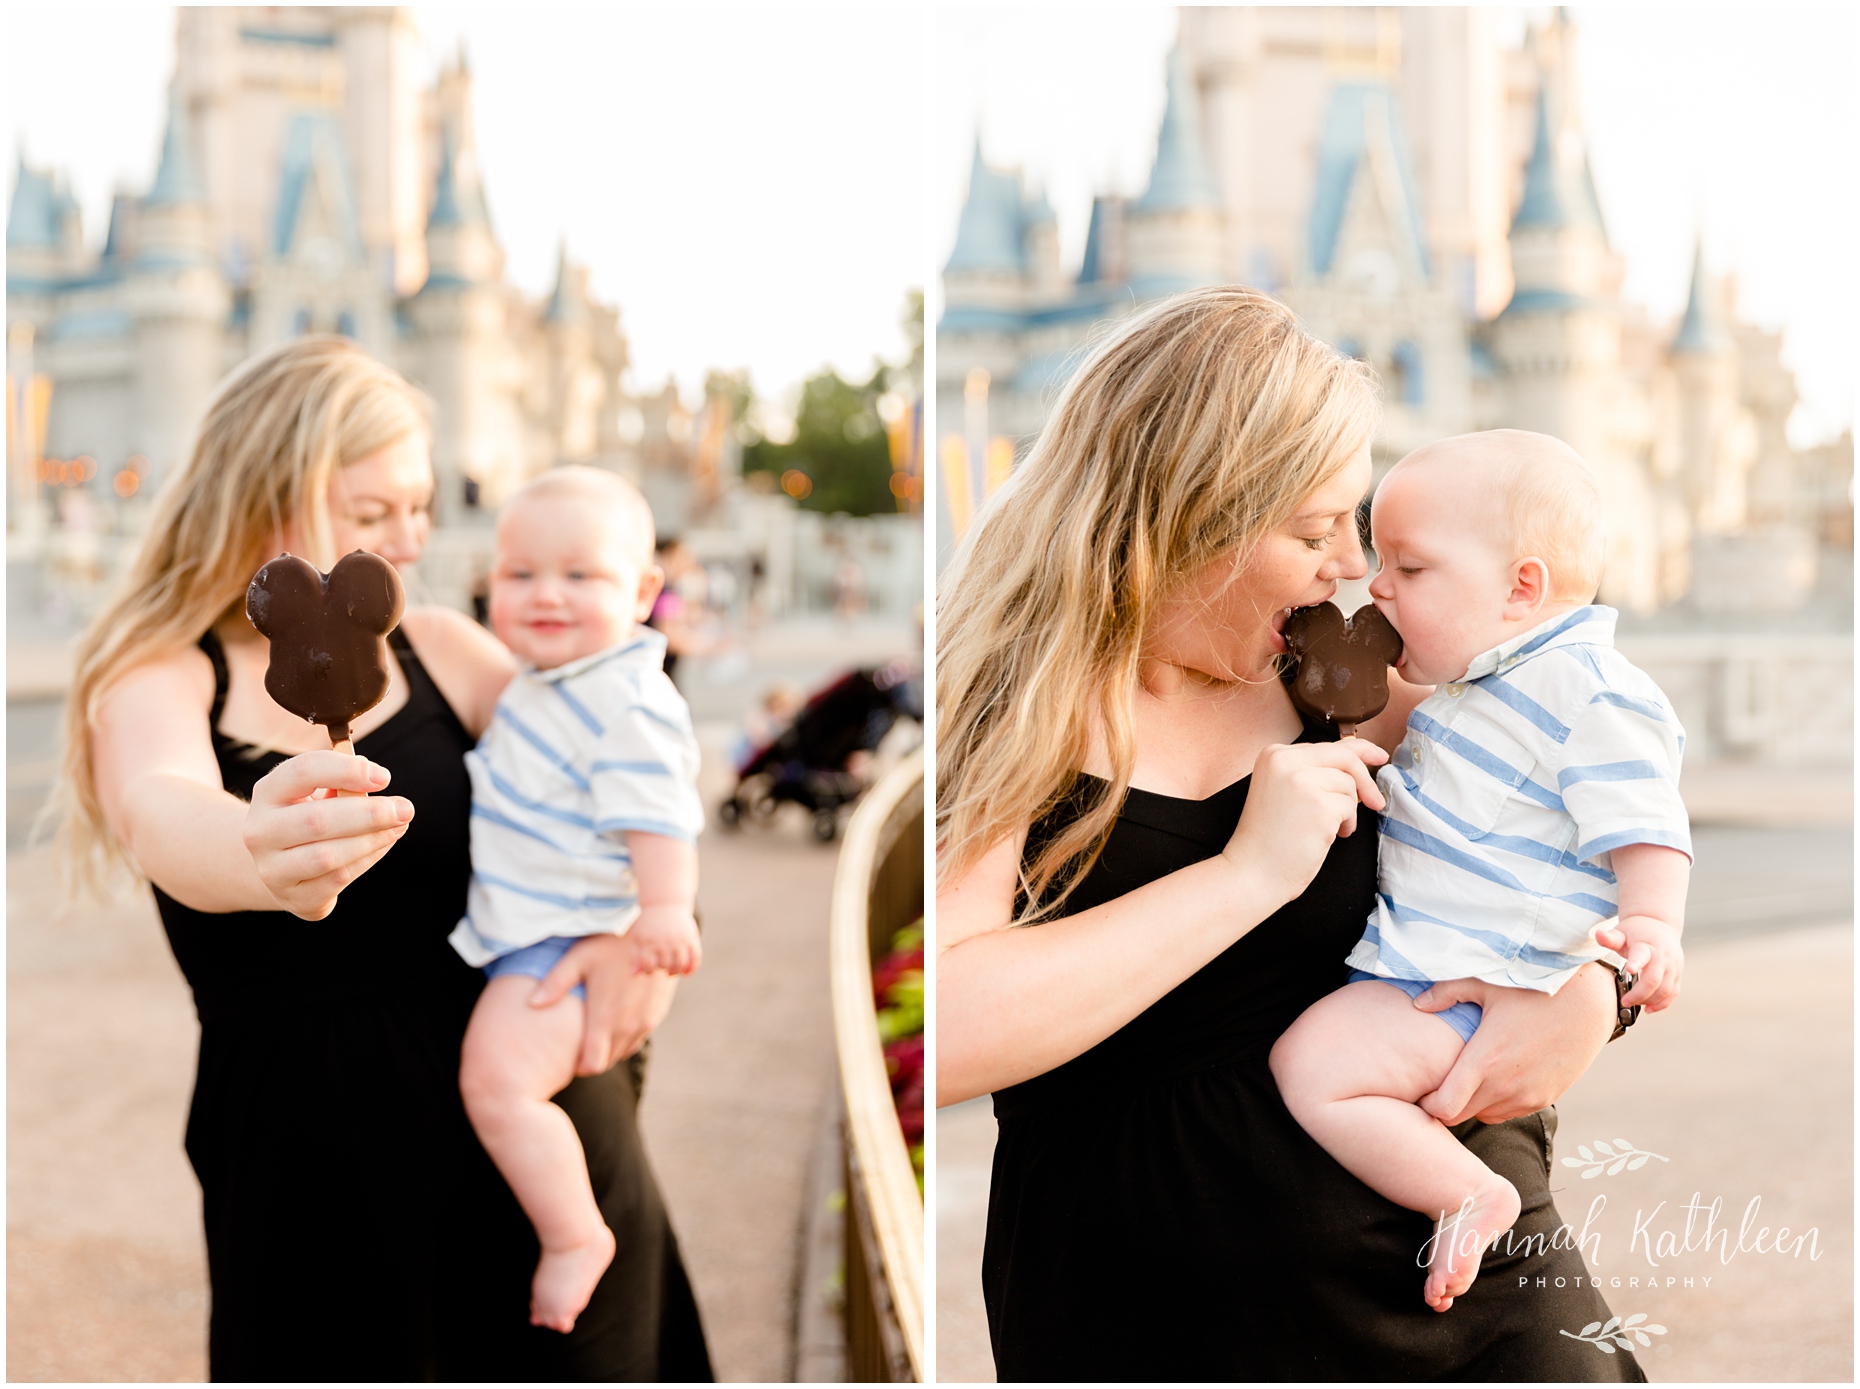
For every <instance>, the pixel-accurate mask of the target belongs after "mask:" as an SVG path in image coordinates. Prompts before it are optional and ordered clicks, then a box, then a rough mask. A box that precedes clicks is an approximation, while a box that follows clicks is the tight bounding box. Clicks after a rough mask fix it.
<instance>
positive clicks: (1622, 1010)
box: [1608, 965, 1640, 1042]
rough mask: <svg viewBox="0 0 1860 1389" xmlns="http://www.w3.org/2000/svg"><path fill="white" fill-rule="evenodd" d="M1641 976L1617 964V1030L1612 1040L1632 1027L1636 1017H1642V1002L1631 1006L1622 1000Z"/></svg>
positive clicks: (1611, 1036) (1610, 1038) (1610, 1039)
mask: <svg viewBox="0 0 1860 1389" xmlns="http://www.w3.org/2000/svg"><path fill="white" fill-rule="evenodd" d="M1639 978H1640V976H1639V975H1638V974H1629V973H1628V972H1627V966H1626V965H1616V966H1615V1030H1614V1032H1613V1034H1612V1035H1610V1037H1609V1038H1608V1040H1609V1041H1611V1042H1612V1041H1615V1040H1616V1039H1617V1038H1619V1037H1620V1036H1621V1034H1622V1033H1624V1032H1626V1031H1627V1030H1628V1029H1629V1028H1630V1027H1632V1026H1633V1025H1634V1022H1635V1019H1637V1018H1639V1017H1640V1004H1638V1003H1636V1004H1635V1005H1634V1006H1633V1007H1632V1008H1630V1007H1628V1006H1627V1005H1626V1004H1625V1003H1623V1002H1622V1001H1621V1000H1622V999H1624V998H1626V997H1627V995H1628V990H1629V989H1631V988H1633V987H1634V984H1635V982H1636V981H1637V980H1638V979H1639Z"/></svg>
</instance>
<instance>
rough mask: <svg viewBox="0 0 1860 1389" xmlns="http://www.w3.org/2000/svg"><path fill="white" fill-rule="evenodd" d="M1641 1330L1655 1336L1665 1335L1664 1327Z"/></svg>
mask: <svg viewBox="0 0 1860 1389" xmlns="http://www.w3.org/2000/svg"><path fill="white" fill-rule="evenodd" d="M1641 1330H1642V1331H1651V1332H1652V1333H1653V1334H1654V1335H1655V1336H1664V1335H1665V1334H1666V1328H1665V1327H1664V1326H1643V1327H1642V1328H1641Z"/></svg>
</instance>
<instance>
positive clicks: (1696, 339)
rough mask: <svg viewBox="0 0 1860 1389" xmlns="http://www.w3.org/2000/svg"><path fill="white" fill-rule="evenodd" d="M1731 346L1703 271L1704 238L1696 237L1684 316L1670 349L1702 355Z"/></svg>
mask: <svg viewBox="0 0 1860 1389" xmlns="http://www.w3.org/2000/svg"><path fill="white" fill-rule="evenodd" d="M1730 347H1731V335H1730V333H1729V332H1728V331H1727V330H1726V329H1725V326H1724V318H1723V316H1722V315H1721V314H1720V313H1719V311H1718V301H1717V296H1716V295H1714V294H1713V293H1712V286H1711V282H1710V280H1709V279H1707V277H1706V274H1705V241H1704V238H1703V237H1699V238H1698V239H1697V241H1696V242H1695V243H1694V246H1693V251H1692V292H1691V295H1690V297H1688V298H1687V300H1686V316H1685V317H1684V318H1683V319H1681V320H1680V323H1679V334H1678V336H1677V337H1675V338H1674V339H1673V351H1674V352H1682V353H1695V354H1698V355H1700V356H1705V355H1715V354H1717V353H1720V352H1724V351H1727V350H1729V348H1730Z"/></svg>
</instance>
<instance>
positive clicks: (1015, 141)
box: [931, 4, 1860, 445]
mask: <svg viewBox="0 0 1860 1389" xmlns="http://www.w3.org/2000/svg"><path fill="white" fill-rule="evenodd" d="M1054 13H1055V12H1054V11H1052V10H1042V9H1039V8H1034V7H1007V6H997V7H991V8H988V9H985V10H984V9H980V8H949V9H945V10H943V11H942V12H941V13H940V14H939V16H938V19H937V54H938V62H937V73H936V81H937V91H938V93H939V107H940V110H939V114H938V118H937V125H936V132H935V159H936V164H935V168H934V171H933V178H934V181H935V184H936V188H935V193H934V200H935V202H934V205H935V208H936V214H935V215H936V226H935V229H934V232H933V234H932V237H931V240H932V254H933V255H934V256H935V257H936V259H937V261H938V264H939V267H940V264H941V262H942V261H943V260H944V259H945V258H947V256H948V254H949V250H950V247H951V246H952V245H953V244H954V242H955V236H956V220H957V216H958V214H959V212H960V210H961V206H962V198H963V195H964V191H965V190H966V188H967V186H968V178H969V165H970V161H971V159H972V157H973V153H974V142H975V135H976V130H977V127H978V125H979V127H980V129H981V133H982V145H983V150H984V153H985V155H986V157H987V158H988V160H989V162H990V163H991V164H994V165H997V166H1014V165H1019V166H1021V167H1022V168H1023V169H1024V170H1025V171H1026V172H1027V174H1028V175H1029V176H1030V177H1032V178H1033V179H1034V180H1036V181H1037V182H1039V183H1041V184H1043V185H1044V188H1045V191H1046V195H1047V198H1048V200H1049V201H1050V202H1051V203H1052V205H1053V207H1054V209H1055V211H1056V212H1057V214H1058V217H1059V230H1060V243H1061V248H1062V252H1063V254H1064V255H1065V256H1066V257H1067V259H1068V262H1069V263H1072V264H1076V263H1077V260H1078V257H1079V256H1080V254H1082V252H1083V250H1084V243H1085V224H1086V220H1087V217H1088V215H1089V212H1090V203H1091V196H1092V194H1093V193H1094V192H1100V191H1106V190H1111V191H1118V192H1124V193H1139V192H1141V191H1142V189H1143V185H1144V183H1145V182H1146V180H1147V177H1148V174H1149V167H1150V162H1151V160H1152V159H1153V157H1154V155H1155V148H1156V130H1157V127H1158V125H1159V124H1160V123H1161V120H1162V105H1163V62H1164V57H1165V55H1166V54H1167V52H1168V49H1169V46H1170V44H1171V42H1172V41H1173V39H1174V34H1175V12H1174V10H1173V9H1171V8H1166V7H1160V6H1132V5H1124V6H1115V7H1090V8H1087V7H1076V8H1072V9H1069V10H1068V11H1067V15H1068V18H1067V20H1066V22H1064V23H1055V22H1054ZM1543 13H1545V11H1541V10H1523V9H1521V10H1516V11H1513V12H1512V14H1513V16H1514V23H1515V26H1516V28H1515V32H1516V33H1517V34H1519V35H1522V33H1523V29H1524V24H1525V20H1526V18H1527V16H1530V15H1536V14H1543ZM1855 14H1856V11H1855V10H1854V9H1853V8H1852V7H1849V6H1827V7H1804V6H1785V5H1774V4H1769V5H1763V6H1761V7H1755V6H1740V7H1707V6H1686V7H1683V8H1679V7H1672V6H1651V5H1608V6H1577V7H1574V9H1573V10H1572V16H1573V18H1574V20H1575V22H1576V24H1577V26H1578V30H1579V34H1580V38H1579V54H1580V65H1579V73H1580V80H1581V88H1582V90H1581V99H1582V104H1583V111H1584V118H1585V122H1586V125H1587V129H1588V138H1589V150H1590V159H1591V163H1592V165H1593V168H1594V173H1595V181H1596V185H1597V192H1598V195H1599V197H1600V199H1601V202H1602V210H1603V214H1604V216H1605V218H1606V220H1607V224H1608V232H1609V238H1610V240H1611V242H1612V243H1613V245H1614V247H1615V249H1616V250H1618V251H1619V252H1620V253H1621V254H1622V256H1623V258H1624V260H1625V263H1626V274H1625V279H1624V282H1623V285H1622V292H1623V295H1624V297H1626V298H1627V299H1628V300H1630V301H1632V302H1635V303H1639V304H1641V305H1643V306H1644V307H1645V308H1646V309H1647V310H1648V311H1649V312H1650V313H1651V314H1652V315H1654V316H1655V317H1656V318H1667V317H1673V318H1676V317H1677V316H1678V315H1679V314H1680V313H1681V312H1682V311H1683V310H1684V308H1685V300H1686V290H1687V286H1688V283H1689V281H1690V277H1691V271H1692V253H1693V243H1694V236H1695V234H1696V232H1697V231H1699V230H1702V232H1703V237H1704V247H1705V258H1706V264H1707V266H1708V267H1709V268H1710V269H1711V270H1712V271H1713V272H1714V273H1724V272H1726V271H1730V272H1734V273H1735V274H1736V276H1737V280H1738V286H1739V300H1740V312H1741V315H1742V316H1743V317H1744V318H1745V319H1746V320H1748V321H1751V322H1754V323H1757V324H1760V325H1762V326H1764V327H1766V328H1770V329H1777V328H1780V329H1782V330H1783V333H1784V337H1783V358H1784V361H1785V363H1787V364H1788V365H1789V366H1790V367H1792V368H1793V369H1794V371H1795V373H1796V384H1797V388H1798V389H1799V390H1800V392H1801V394H1802V397H1803V399H1802V404H1801V405H1800V406H1798V407H1797V410H1796V413H1795V416H1794V417H1793V418H1792V419H1791V421H1790V435H1791V438H1792V439H1793V440H1794V442H1795V443H1797V444H1798V445H1808V444H1813V443H1818V442H1820V441H1822V440H1823V439H1826V438H1829V437H1831V436H1833V435H1834V434H1836V433H1838V432H1839V431H1840V430H1841V429H1842V428H1845V427H1851V425H1852V423H1853V392H1854V381H1855V377H1856V374H1857V373H1860V354H1856V350H1855V339H1856V336H1857V335H1856V333H1855V331H1854V322H1855V316H1856V310H1857V309H1860V303H1857V302H1856V293H1857V291H1860V285H1856V279H1855V262H1856V259H1857V258H1856V257H1855V255H1854V251H1853V247H1854V238H1855V226H1856V216H1855V213H1856V207H1855V202H1856V198H1855V168H1856V158H1855V155H1856V139H1855V111H1854V90H1855V86H1854V77H1853V73H1854V61H1855V56H1856V50H1855V32H1856V31H1855Z"/></svg>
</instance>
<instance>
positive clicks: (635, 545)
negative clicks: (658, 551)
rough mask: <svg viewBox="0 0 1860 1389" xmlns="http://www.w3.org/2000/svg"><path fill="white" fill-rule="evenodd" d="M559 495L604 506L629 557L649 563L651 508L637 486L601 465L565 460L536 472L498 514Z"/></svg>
mask: <svg viewBox="0 0 1860 1389" xmlns="http://www.w3.org/2000/svg"><path fill="white" fill-rule="evenodd" d="M561 498H567V499H569V500H571V501H589V502H592V503H594V504H595V505H597V506H600V507H603V508H605V509H607V510H608V514H609V515H611V516H615V517H618V518H619V519H620V520H621V522H622V529H623V531H624V532H625V534H626V537H627V541H628V548H629V549H630V550H631V551H632V554H633V558H634V559H636V560H638V561H639V562H640V563H641V564H642V565H645V564H651V563H652V554H653V545H654V543H655V541H656V538H657V530H656V523H655V522H654V521H653V519H652V508H651V507H650V506H649V505H647V503H646V499H645V497H644V496H642V495H641V494H640V490H639V489H638V488H637V487H635V486H634V485H633V484H632V483H630V482H628V481H627V480H626V479H625V478H623V477H621V476H620V475H619V474H618V473H610V472H608V471H607V470H606V469H605V468H590V467H587V466H585V465H583V464H580V463H568V464H564V465H563V466H561V467H559V468H550V469H549V470H548V471H547V472H542V473H538V474H537V475H536V476H535V477H533V478H531V479H530V480H529V481H528V482H526V483H524V484H523V486H521V487H519V488H518V489H517V490H516V491H515V492H513V493H512V494H511V496H510V499H509V500H508V501H506V502H505V503H504V510H503V513H502V515H504V516H508V515H509V514H510V513H511V512H512V511H514V510H516V508H517V507H518V506H520V505H522V504H523V503H525V502H538V501H554V500H557V499H561Z"/></svg>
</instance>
